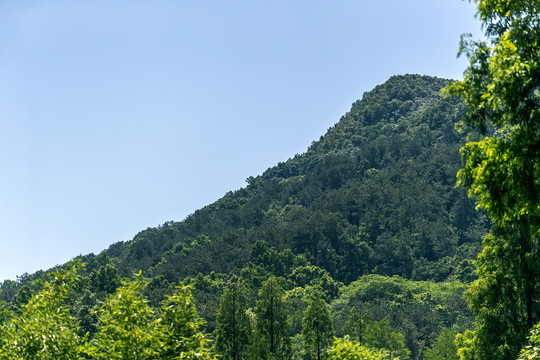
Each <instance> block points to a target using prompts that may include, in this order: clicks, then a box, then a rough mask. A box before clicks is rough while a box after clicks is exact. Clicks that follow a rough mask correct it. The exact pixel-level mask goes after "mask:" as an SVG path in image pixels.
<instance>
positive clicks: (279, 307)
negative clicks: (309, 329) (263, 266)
mask: <svg viewBox="0 0 540 360" xmlns="http://www.w3.org/2000/svg"><path fill="white" fill-rule="evenodd" d="M255 318H256V329H255V339H256V344H255V352H256V353H257V356H258V357H259V358H262V359H289V358H290V356H291V343H290V339H289V319H288V314H287V308H286V306H285V301H284V299H283V290H282V289H281V287H280V286H279V284H278V282H277V280H276V278H275V277H273V276H272V277H270V278H269V279H268V280H266V281H265V282H264V283H263V285H262V288H261V290H260V291H259V299H258V300H257V306H256V307H255Z"/></svg>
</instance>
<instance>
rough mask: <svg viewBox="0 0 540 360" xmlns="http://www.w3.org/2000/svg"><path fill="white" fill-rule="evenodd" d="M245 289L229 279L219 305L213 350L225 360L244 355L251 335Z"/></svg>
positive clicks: (233, 359) (235, 358)
mask: <svg viewBox="0 0 540 360" xmlns="http://www.w3.org/2000/svg"><path fill="white" fill-rule="evenodd" d="M247 310H248V304H247V299H246V289H245V287H244V285H243V284H242V283H241V282H240V281H239V280H238V279H231V280H230V281H229V282H228V284H227V287H226V288H225V291H224V292H223V295H222V297H221V301H220V303H219V309H218V314H217V328H216V343H215V350H216V352H217V353H218V354H220V355H222V356H223V359H225V360H229V359H230V360H239V359H242V358H244V355H245V353H246V350H247V346H248V344H249V337H250V335H251V323H250V319H249V315H248V313H247Z"/></svg>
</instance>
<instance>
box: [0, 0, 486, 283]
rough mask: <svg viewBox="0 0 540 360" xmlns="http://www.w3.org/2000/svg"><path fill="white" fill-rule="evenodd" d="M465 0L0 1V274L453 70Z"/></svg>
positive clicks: (86, 239) (189, 194)
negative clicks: (409, 83) (391, 87)
mask: <svg viewBox="0 0 540 360" xmlns="http://www.w3.org/2000/svg"><path fill="white" fill-rule="evenodd" d="M475 13H476V9H475V7H474V4H470V3H469V2H468V1H461V0H409V1H403V0H366V1H358V0H327V1H319V0H309V1H307V0H295V1H290V0H288V1H284V0H275V1H261V0H244V1H240V0H238V1H237V0H230V1H217V0H216V1H210V0H197V1H195V0H192V1H184V0H174V1H173V0H170V1H166V0H155V1H138V0H130V1H127V0H115V1H105V0H94V1H68V0H39V1H37V0H36V1H34V0H25V1H14V0H13V1H12V0H6V1H2V2H0V44H1V45H0V174H1V176H0V249H1V250H0V281H2V280H4V279H12V280H16V278H17V276H21V275H22V274H24V273H33V272H35V271H37V270H40V269H41V270H47V269H49V268H51V267H53V266H55V265H57V264H62V263H64V262H66V261H69V260H70V259H72V258H74V257H76V256H77V255H79V254H88V253H95V254H98V253H99V252H101V251H102V250H104V249H106V248H107V247H109V245H111V244H113V243H115V242H118V241H127V240H130V239H132V238H133V237H134V236H135V235H136V234H137V233H138V232H139V231H141V230H144V229H146V228H148V227H154V226H158V225H160V224H163V223H164V222H166V221H170V220H174V221H181V220H183V219H184V218H185V217H186V216H188V215H189V214H191V213H193V212H194V211H195V210H197V209H199V208H201V207H203V206H205V205H207V204H210V203H212V202H214V201H215V200H217V199H219V198H221V197H222V196H223V195H224V194H225V193H226V192H228V191H234V190H237V189H239V188H241V187H244V186H245V185H246V182H245V180H246V179H247V178H248V177H250V176H257V175H259V174H261V173H262V172H264V171H265V170H266V169H267V168H269V167H272V166H274V165H276V164H277V163H278V162H281V161H286V160H287V159H288V158H291V157H293V156H294V155H295V154H301V153H303V152H305V151H306V150H307V148H308V146H309V145H310V144H311V143H312V142H313V141H316V140H318V139H319V137H320V136H321V135H323V134H324V133H325V132H326V130H327V129H328V128H329V127H331V126H333V125H334V124H335V123H336V122H338V121H339V119H340V117H341V116H342V115H343V114H345V113H346V112H347V111H348V110H349V109H350V106H351V104H352V103H353V102H354V101H356V100H357V99H359V98H361V97H362V94H363V93H364V92H365V91H369V90H371V89H372V88H373V87H374V86H376V85H378V84H381V83H383V82H385V81H386V80H387V79H388V78H389V77H390V76H392V75H399V74H408V73H417V74H424V75H433V76H438V77H443V78H449V79H461V78H462V77H463V71H464V70H465V68H466V66H467V60H466V59H461V58H460V59H457V58H456V55H457V52H458V44H459V37H460V35H461V34H462V33H472V34H473V36H474V37H475V38H479V37H480V34H481V28H480V23H479V21H477V20H476V19H475Z"/></svg>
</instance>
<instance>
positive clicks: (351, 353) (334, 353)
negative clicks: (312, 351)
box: [328, 336, 389, 360]
mask: <svg viewBox="0 0 540 360" xmlns="http://www.w3.org/2000/svg"><path fill="white" fill-rule="evenodd" d="M328 355H329V357H330V359H335V360H384V359H388V357H389V356H388V354H387V353H385V352H384V351H378V350H371V349H368V348H366V347H364V346H362V345H361V344H360V343H358V342H353V341H351V340H350V339H349V336H345V337H344V338H343V339H336V341H335V342H334V344H333V345H332V348H331V349H330V351H329V352H328Z"/></svg>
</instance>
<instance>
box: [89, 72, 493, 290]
mask: <svg viewBox="0 0 540 360" xmlns="http://www.w3.org/2000/svg"><path fill="white" fill-rule="evenodd" d="M446 83H447V81H446V80H443V79H438V78H432V77H427V76H419V75H405V76H395V77H392V78H390V79H389V80H388V81H387V82H386V83H384V84H382V85H379V86H377V87H376V88H375V89H373V90H372V91H370V92H367V93H366V94H364V96H363V98H362V99H361V100H358V101H357V102H355V103H354V104H353V106H352V108H351V110H350V111H349V112H348V113H347V114H346V115H344V116H343V117H342V118H341V119H340V121H339V122H338V123H337V124H336V125H335V126H333V127H332V128H330V129H329V130H328V132H327V133H326V134H325V135H324V136H322V137H321V138H320V139H319V141H317V142H314V143H313V144H312V146H311V147H310V148H309V149H308V151H307V152H306V153H304V154H302V155H297V156H295V157H294V158H292V159H289V160H288V161H286V162H283V163H279V164H278V165H277V166H274V167H272V168H269V169H268V170H267V171H265V172H264V173H263V174H262V175H260V176H257V177H250V178H249V179H247V182H248V185H247V186H246V187H245V188H242V189H240V190H237V191H234V192H230V193H228V194H226V195H225V196H224V197H223V198H221V199H219V200H218V201H216V202H215V203H213V204H210V205H208V206H206V207H204V208H202V209H200V210H197V211H196V212H195V213H193V214H192V215H190V216H189V217H187V218H186V219H185V220H184V221H181V222H171V223H166V224H164V225H162V226H159V227H157V228H149V229H147V230H145V231H142V232H140V233H139V234H137V235H136V236H135V238H134V239H133V240H132V241H130V242H126V243H117V244H114V245H112V246H111V247H110V248H109V249H108V250H107V251H105V252H104V254H103V255H106V256H107V257H109V258H111V259H113V261H114V262H115V263H116V264H117V267H118V268H119V269H120V270H121V272H122V273H124V274H129V273H132V272H134V271H137V270H138V269H142V270H143V271H144V272H146V273H148V274H149V275H150V276H158V275H163V276H164V277H165V278H166V279H168V280H169V281H175V280H177V279H179V278H183V277H185V276H189V275H192V276H194V275H196V274H198V273H203V274H208V273H210V272H212V271H214V272H216V273H231V272H237V273H238V272H239V271H240V270H241V269H242V268H244V267H245V266H246V265H247V264H248V263H249V261H250V260H252V256H251V252H252V247H253V245H254V244H255V243H256V242H257V241H258V240H261V241H264V242H265V243H266V244H267V245H268V246H269V247H273V248H275V249H276V251H283V250H285V249H290V250H291V251H292V253H293V254H296V255H303V256H304V257H305V259H307V261H309V262H310V263H312V264H315V265H317V266H320V267H321V268H323V269H326V270H327V271H328V272H329V273H330V274H331V276H332V277H334V278H335V279H337V280H339V281H343V282H351V281H354V280H355V279H356V278H357V277H358V276H360V275H363V274H368V273H379V274H384V275H394V274H395V275H401V276H404V277H407V278H411V279H416V280H426V279H430V280H435V281H440V280H444V279H446V278H448V277H454V278H461V279H464V280H467V279H469V278H470V277H471V271H470V270H471V266H470V262H468V261H467V259H473V258H474V257H475V255H476V253H477V251H478V249H479V246H480V238H481V236H482V235H483V234H484V233H485V231H486V228H487V227H488V224H487V221H486V220H485V218H484V217H483V216H482V215H481V214H480V213H478V212H475V211H474V209H473V204H472V202H471V201H470V200H469V199H468V198H467V197H466V195H465V192H464V191H463V190H462V189H459V188H455V187H454V185H455V174H456V172H457V170H458V169H459V166H460V160H459V153H458V149H459V147H460V146H461V144H462V142H463V141H464V139H463V138H462V136H460V135H459V134H458V133H457V132H456V131H455V129H454V123H455V122H456V120H457V119H458V118H459V117H460V115H461V114H462V113H463V111H464V110H463V106H462V105H461V103H460V102H458V101H456V100H451V99H442V98H441V97H440V96H439V91H440V89H441V88H442V87H443V86H444V85H445V84H446ZM90 257H92V256H90Z"/></svg>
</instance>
